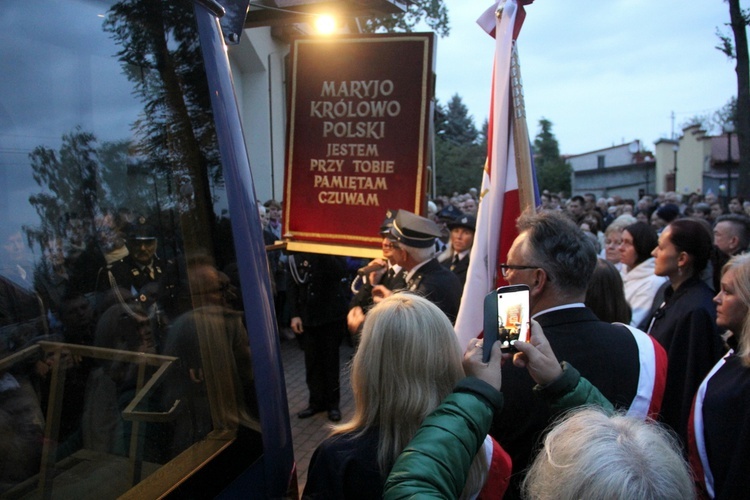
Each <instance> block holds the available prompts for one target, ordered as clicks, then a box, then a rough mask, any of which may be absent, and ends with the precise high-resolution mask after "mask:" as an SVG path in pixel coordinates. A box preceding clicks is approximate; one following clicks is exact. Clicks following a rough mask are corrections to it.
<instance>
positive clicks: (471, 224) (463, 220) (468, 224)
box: [446, 214, 477, 231]
mask: <svg viewBox="0 0 750 500" xmlns="http://www.w3.org/2000/svg"><path fill="white" fill-rule="evenodd" d="M446 226H448V229H454V228H457V227H465V228H466V229H470V230H471V231H476V227H477V219H476V217H474V216H473V215H470V214H464V215H461V216H459V217H458V218H456V219H453V220H452V221H450V222H448V223H447V224H446Z"/></svg>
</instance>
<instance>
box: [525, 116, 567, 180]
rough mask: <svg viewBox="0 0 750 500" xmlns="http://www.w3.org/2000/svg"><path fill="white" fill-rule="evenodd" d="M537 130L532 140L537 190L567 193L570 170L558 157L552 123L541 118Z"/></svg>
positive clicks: (558, 149)
mask: <svg viewBox="0 0 750 500" xmlns="http://www.w3.org/2000/svg"><path fill="white" fill-rule="evenodd" d="M539 128H540V131H539V133H538V134H537V136H536V138H535V139H534V163H535V166H536V177H537V181H538V183H539V189H540V190H543V189H548V190H550V191H551V192H559V191H564V192H566V193H569V192H570V174H571V169H570V165H568V164H567V163H566V162H565V160H563V159H562V158H561V157H560V146H559V145H558V143H557V139H556V138H555V135H554V134H553V133H552V122H551V121H549V120H547V119H546V118H542V119H541V120H539Z"/></svg>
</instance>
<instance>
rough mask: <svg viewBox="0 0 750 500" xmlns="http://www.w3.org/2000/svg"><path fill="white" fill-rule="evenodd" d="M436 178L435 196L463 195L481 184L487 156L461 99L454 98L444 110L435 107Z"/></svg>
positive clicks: (485, 147)
mask: <svg viewBox="0 0 750 500" xmlns="http://www.w3.org/2000/svg"><path fill="white" fill-rule="evenodd" d="M434 124H435V168H436V170H435V178H436V181H437V186H438V188H437V190H438V193H453V192H454V191H458V192H462V193H465V192H466V191H468V190H469V188H472V187H479V185H480V184H481V182H482V168H483V166H484V160H485V155H486V154H487V143H486V139H485V140H484V144H481V139H482V136H480V134H479V132H478V131H477V128H476V126H475V125H474V118H473V117H472V116H471V115H469V111H468V109H467V108H466V106H465V105H464V103H463V101H462V99H461V96H459V95H458V94H454V95H453V97H451V100H450V102H448V105H447V106H443V105H441V104H440V102H439V101H438V102H436V103H435V116H434Z"/></svg>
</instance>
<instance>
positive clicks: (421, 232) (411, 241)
mask: <svg viewBox="0 0 750 500" xmlns="http://www.w3.org/2000/svg"><path fill="white" fill-rule="evenodd" d="M440 236H441V233H440V228H439V227H438V225H437V224H435V223H434V222H433V221H431V220H430V219H427V218H425V217H420V216H419V215H416V214H413V213H411V212H407V211H406V210H399V211H398V215H396V218H395V219H394V220H393V227H392V228H391V232H390V234H389V235H388V237H389V238H390V239H392V240H394V241H397V242H399V243H403V244H404V245H406V246H410V247H414V248H428V247H431V246H433V245H434V244H435V238H438V237H440Z"/></svg>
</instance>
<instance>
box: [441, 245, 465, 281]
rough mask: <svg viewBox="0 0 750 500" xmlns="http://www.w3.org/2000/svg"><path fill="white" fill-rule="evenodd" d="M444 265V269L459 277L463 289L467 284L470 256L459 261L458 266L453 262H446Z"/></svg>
mask: <svg viewBox="0 0 750 500" xmlns="http://www.w3.org/2000/svg"><path fill="white" fill-rule="evenodd" d="M442 264H443V267H445V268H447V269H448V270H449V271H451V272H453V274H455V275H456V276H458V279H459V281H461V288H462V289H463V286H464V284H466V272H467V271H468V270H469V254H466V256H465V257H464V258H463V259H461V260H459V261H458V264H456V265H455V266H454V265H453V262H452V261H451V260H446V261H445V262H443V263H442ZM451 267H453V269H451Z"/></svg>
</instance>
